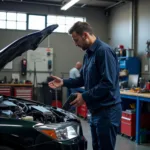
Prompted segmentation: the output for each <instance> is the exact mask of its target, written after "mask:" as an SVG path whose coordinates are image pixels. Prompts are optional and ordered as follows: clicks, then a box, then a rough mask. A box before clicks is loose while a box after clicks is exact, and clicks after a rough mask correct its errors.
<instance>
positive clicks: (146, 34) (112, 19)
mask: <svg viewBox="0 0 150 150" xmlns="http://www.w3.org/2000/svg"><path fill="white" fill-rule="evenodd" d="M149 8H150V1H147V0H138V1H137V14H136V15H137V31H136V35H137V37H136V40H137V41H135V42H136V43H137V45H136V46H135V47H137V49H135V53H136V55H137V56H138V57H140V58H141V62H142V70H141V75H142V77H144V78H146V79H150V77H149V75H150V60H149V58H147V57H146V55H145V49H146V46H147V45H146V42H147V40H149V39H150V28H149V27H150V17H149V14H150V9H149ZM108 22H109V27H108V29H109V33H108V34H109V43H110V44H111V45H112V46H113V47H115V46H117V45H119V44H124V45H125V47H126V48H127V47H131V44H132V35H131V33H132V28H131V25H132V24H131V23H132V5H131V3H127V4H124V5H120V6H118V7H116V8H113V9H112V10H111V12H110V16H109V21H108ZM145 65H148V71H145V69H144V68H145Z"/></svg>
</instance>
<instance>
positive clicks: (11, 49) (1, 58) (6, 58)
mask: <svg viewBox="0 0 150 150" xmlns="http://www.w3.org/2000/svg"><path fill="white" fill-rule="evenodd" d="M57 27H58V25H57V24H54V25H51V26H48V27H46V28H45V29H43V30H41V31H38V32H34V33H31V34H29V35H26V36H24V37H22V38H20V39H17V40H16V41H14V42H12V43H11V44H9V45H8V46H6V47H5V48H3V49H2V50H0V70H1V69H2V68H3V67H4V66H5V65H6V64H7V63H8V62H10V61H12V60H13V59H15V58H16V57H18V56H21V55H22V53H24V52H26V51H28V50H35V49H36V48H37V47H38V46H39V44H40V43H41V42H42V41H43V40H44V39H45V38H46V37H47V36H48V35H50V34H51V33H52V32H53V31H54V30H55V29H56V28H57Z"/></svg>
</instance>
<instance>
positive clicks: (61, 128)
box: [34, 123, 79, 141]
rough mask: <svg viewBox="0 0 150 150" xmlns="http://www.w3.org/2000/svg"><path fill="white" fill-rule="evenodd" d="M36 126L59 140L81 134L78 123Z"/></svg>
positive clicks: (40, 130)
mask: <svg viewBox="0 0 150 150" xmlns="http://www.w3.org/2000/svg"><path fill="white" fill-rule="evenodd" d="M34 128H35V129H36V130H38V131H39V132H41V133H43V134H45V135H47V136H49V137H51V138H52V139H54V140H58V141H66V140H70V139H73V138H75V137H77V136H78V135H79V125H78V124H76V123H60V124H50V125H49V124H48V125H35V126H34Z"/></svg>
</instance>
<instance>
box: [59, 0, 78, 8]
mask: <svg viewBox="0 0 150 150" xmlns="http://www.w3.org/2000/svg"><path fill="white" fill-rule="evenodd" d="M78 1H79V0H70V1H69V2H68V3H66V4H65V5H64V6H62V7H61V10H67V9H68V8H70V7H71V6H73V5H74V4H75V3H77V2H78Z"/></svg>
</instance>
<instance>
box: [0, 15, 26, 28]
mask: <svg viewBox="0 0 150 150" xmlns="http://www.w3.org/2000/svg"><path fill="white" fill-rule="evenodd" d="M26 17H27V15H26V14H24V13H15V12H0V28H1V29H17V30H26V24H27V20H26Z"/></svg>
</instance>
